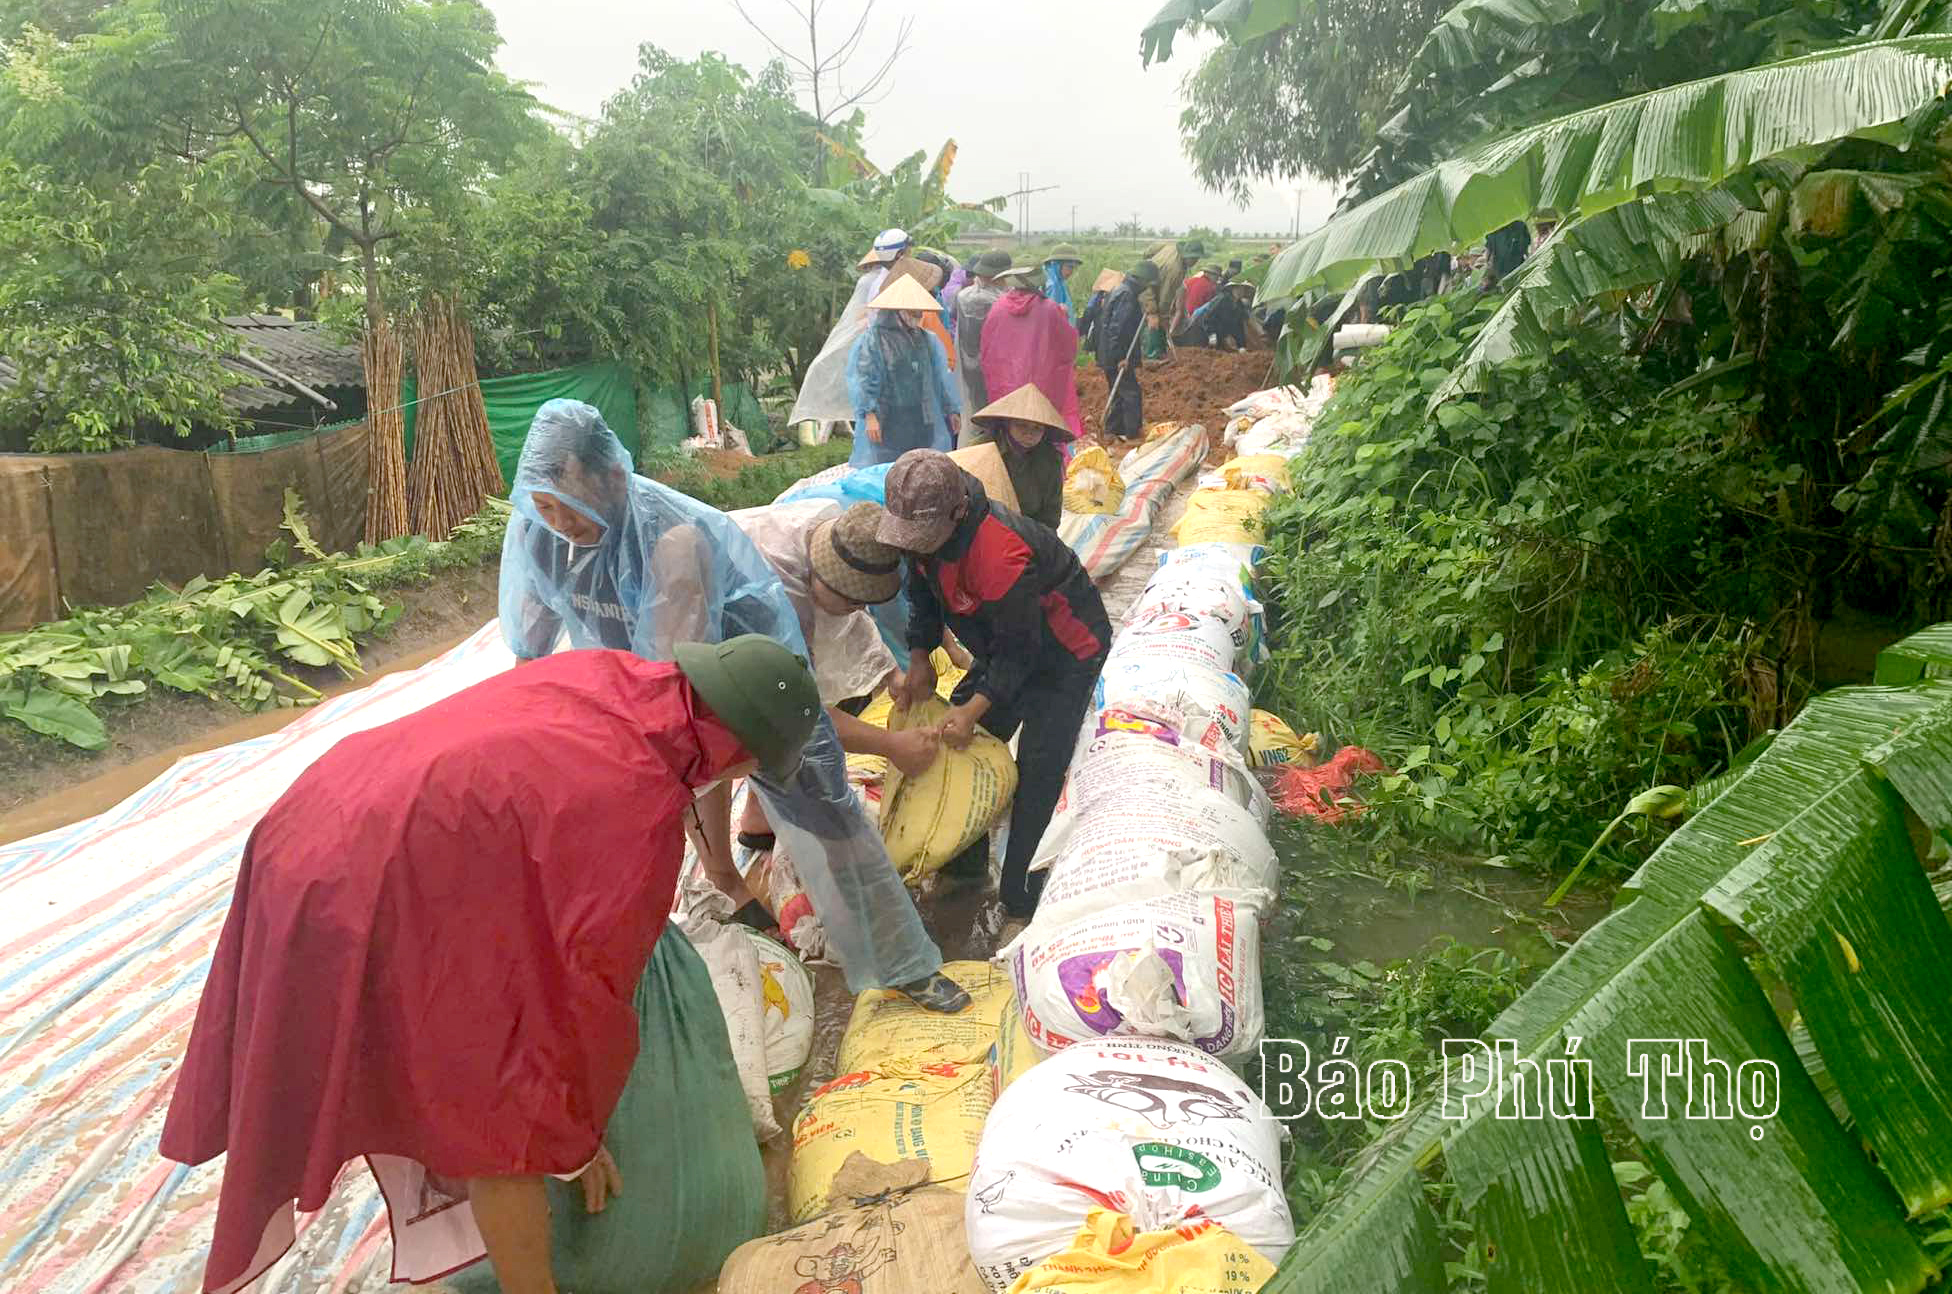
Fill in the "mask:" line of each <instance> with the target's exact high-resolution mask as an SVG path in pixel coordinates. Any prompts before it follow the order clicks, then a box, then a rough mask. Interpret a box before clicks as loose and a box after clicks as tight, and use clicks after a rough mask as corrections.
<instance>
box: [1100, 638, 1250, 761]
mask: <svg viewBox="0 0 1952 1294" xmlns="http://www.w3.org/2000/svg"><path fill="white" fill-rule="evenodd" d="M1093 708H1094V709H1098V710H1107V709H1112V710H1121V711H1125V712H1127V713H1131V714H1138V715H1144V716H1145V717H1147V718H1149V719H1158V720H1160V721H1162V722H1165V723H1168V724H1171V725H1172V726H1173V727H1175V728H1177V729H1179V730H1180V731H1181V732H1189V731H1195V730H1197V729H1198V728H1199V726H1200V725H1201V724H1202V723H1203V722H1206V721H1211V722H1212V723H1214V724H1216V725H1218V727H1219V729H1220V733H1221V736H1222V737H1223V738H1224V740H1225V741H1226V743H1227V744H1228V745H1230V746H1232V747H1233V748H1234V749H1235V750H1237V751H1240V752H1241V753H1243V754H1245V753H1246V750H1247V724H1248V719H1247V716H1248V714H1249V713H1250V712H1251V710H1252V706H1251V703H1250V701H1249V699H1248V692H1247V684H1246V683H1245V682H1244V681H1242V679H1241V677H1240V676H1239V675H1238V674H1234V673H1231V672H1229V671H1226V670H1217V669H1208V668H1206V667H1205V666H1202V665H1191V664H1183V663H1178V662H1154V661H1151V660H1146V659H1143V658H1138V657H1132V656H1126V657H1124V658H1121V659H1117V660H1109V659H1108V660H1107V661H1106V662H1105V667H1104V669H1102V670H1101V671H1099V674H1098V682H1097V685H1096V687H1095V688H1094V690H1093Z"/></svg>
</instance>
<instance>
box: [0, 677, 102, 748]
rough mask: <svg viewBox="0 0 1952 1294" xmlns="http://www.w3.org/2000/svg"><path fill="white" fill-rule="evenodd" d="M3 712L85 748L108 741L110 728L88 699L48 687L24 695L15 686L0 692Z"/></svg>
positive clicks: (42, 733) (23, 722) (50, 734)
mask: <svg viewBox="0 0 1952 1294" xmlns="http://www.w3.org/2000/svg"><path fill="white" fill-rule="evenodd" d="M0 716H5V717H6V718H9V719H12V720H14V721H16V722H18V723H20V724H23V725H25V726H26V727H27V728H29V729H30V730H32V731H34V732H38V733H40V734H41V735H42V736H44V737H58V738H60V739H61V740H62V741H65V742H67V743H68V744H69V745H71V746H79V747H81V748H82V749H83V750H100V749H102V748H103V747H104V746H106V745H108V729H107V728H104V727H103V726H102V721H101V718H100V717H99V716H98V715H96V713H95V712H94V711H93V710H90V709H89V708H88V703H87V702H85V701H83V700H81V699H80V698H79V697H73V696H67V695H64V694H63V693H60V692H53V691H49V690H48V689H46V688H34V689H33V690H31V691H28V692H27V693H26V694H25V695H23V694H22V693H21V692H19V691H18V690H16V689H13V688H9V689H8V690H7V691H5V692H0Z"/></svg>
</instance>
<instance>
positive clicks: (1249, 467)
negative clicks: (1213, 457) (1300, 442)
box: [1220, 454, 1288, 494]
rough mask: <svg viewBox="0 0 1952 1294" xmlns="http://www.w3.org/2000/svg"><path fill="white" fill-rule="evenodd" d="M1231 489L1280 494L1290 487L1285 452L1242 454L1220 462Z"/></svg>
mask: <svg viewBox="0 0 1952 1294" xmlns="http://www.w3.org/2000/svg"><path fill="white" fill-rule="evenodd" d="M1220 475H1221V477H1222V478H1223V479H1225V481H1226V482H1227V488H1228V489H1229V490H1260V491H1263V492H1264V493H1267V494H1278V493H1280V492H1281V491H1282V490H1285V489H1287V488H1288V459H1287V456H1286V455H1283V454H1242V455H1240V456H1239V457H1238V458H1232V459H1229V460H1227V461H1226V462H1224V463H1222V464H1220Z"/></svg>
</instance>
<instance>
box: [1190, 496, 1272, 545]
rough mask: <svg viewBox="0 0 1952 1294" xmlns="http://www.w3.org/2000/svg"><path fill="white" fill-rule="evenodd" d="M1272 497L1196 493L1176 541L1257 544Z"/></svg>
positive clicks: (1191, 499) (1191, 497) (1192, 497)
mask: <svg viewBox="0 0 1952 1294" xmlns="http://www.w3.org/2000/svg"><path fill="white" fill-rule="evenodd" d="M1272 498H1273V496H1272V495H1268V494H1263V493H1262V492H1261V491H1259V490H1195V491H1193V493H1192V494H1190V495H1188V496H1187V499H1186V515H1184V516H1182V517H1181V518H1180V519H1179V524H1178V525H1176V526H1174V527H1173V538H1175V539H1177V540H1178V541H1179V542H1180V543H1182V544H1252V543H1257V542H1259V540H1258V539H1257V536H1258V535H1259V533H1260V519H1261V513H1263V512H1265V511H1266V510H1267V505H1268V503H1269V502H1270V501H1271V499H1272Z"/></svg>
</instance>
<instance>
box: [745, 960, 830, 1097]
mask: <svg viewBox="0 0 1952 1294" xmlns="http://www.w3.org/2000/svg"><path fill="white" fill-rule="evenodd" d="M738 929H739V930H740V931H741V932H743V933H744V935H745V937H746V939H747V941H748V942H749V943H751V944H752V950H753V953H754V955H755V956H756V958H757V960H758V963H759V995H760V997H761V999H762V1000H763V1001H764V1003H765V1008H766V1010H765V1021H764V1029H765V1042H766V1084H767V1086H768V1087H769V1088H770V1089H771V1090H772V1091H774V1092H782V1091H784V1090H785V1089H786V1088H788V1087H790V1086H791V1085H792V1083H793V1080H794V1079H796V1078H798V1077H799V1076H800V1071H801V1070H802V1069H805V1068H806V1064H807V1057H808V1056H810V1055H812V1054H813V972H811V971H809V970H808V969H807V968H806V966H805V964H804V963H802V962H801V961H800V959H799V958H798V957H795V956H794V955H793V954H792V953H791V952H790V951H788V950H787V949H785V948H782V947H781V946H780V945H778V944H776V943H774V942H773V941H772V940H770V939H768V938H767V937H766V936H765V935H762V934H760V933H759V932H758V931H757V930H753V929H751V928H750V927H747V926H740V927H738Z"/></svg>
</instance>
